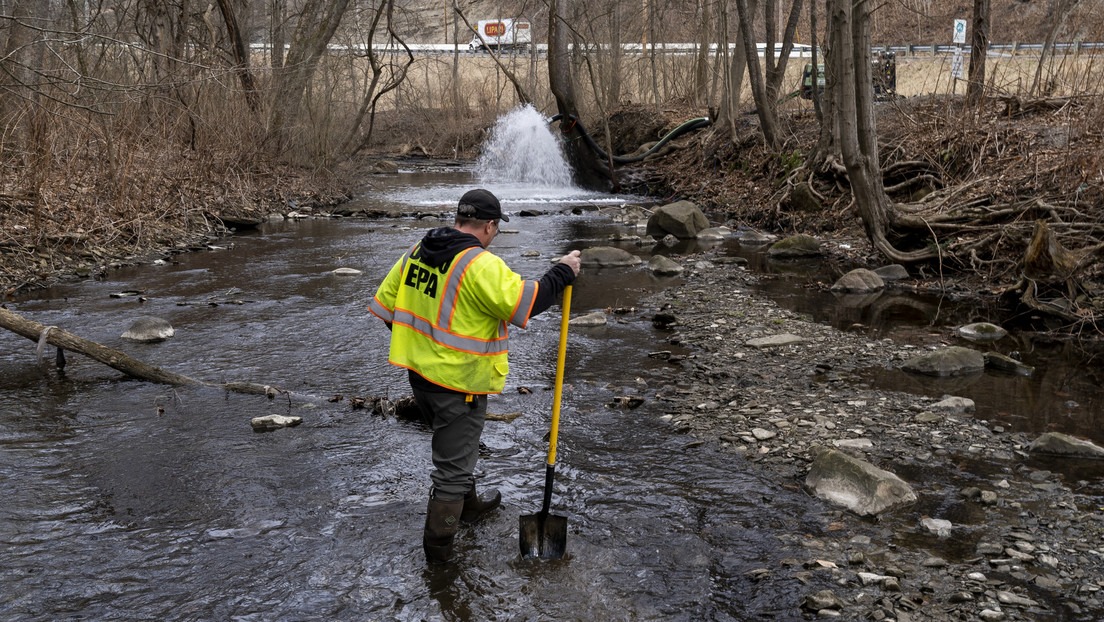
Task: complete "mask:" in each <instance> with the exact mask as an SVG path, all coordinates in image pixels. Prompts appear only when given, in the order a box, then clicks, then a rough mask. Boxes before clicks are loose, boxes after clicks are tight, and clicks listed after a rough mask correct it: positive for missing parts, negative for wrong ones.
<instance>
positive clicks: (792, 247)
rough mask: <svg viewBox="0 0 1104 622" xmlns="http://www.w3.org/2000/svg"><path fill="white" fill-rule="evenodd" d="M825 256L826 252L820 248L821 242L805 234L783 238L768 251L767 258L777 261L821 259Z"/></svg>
mask: <svg viewBox="0 0 1104 622" xmlns="http://www.w3.org/2000/svg"><path fill="white" fill-rule="evenodd" d="M823 254H824V251H823V250H822V249H821V248H820V240H818V239H816V238H814V237H813V236H811V235H805V234H803V233H799V234H797V235H791V236H790V237H788V238H782V239H781V240H779V241H777V242H775V243H774V244H772V245H771V247H770V248H769V249H767V256H768V257H773V258H775V259H796V258H798V257H819V256H821V255H823Z"/></svg>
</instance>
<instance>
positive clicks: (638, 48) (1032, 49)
mask: <svg viewBox="0 0 1104 622" xmlns="http://www.w3.org/2000/svg"><path fill="white" fill-rule="evenodd" d="M270 47H271V46H270V45H268V44H266V43H253V44H251V45H250V48H251V49H252V50H253V51H254V52H265V51H268V50H269V48H270ZM407 47H409V48H410V51H411V52H412V53H414V54H416V55H427V56H438V55H446V54H453V53H457V52H458V53H460V54H485V53H486V52H482V51H480V50H471V49H469V48H468V45H467V44H466V43H463V44H456V45H454V44H451V43H411V44H407ZM529 47H530V46H524V47H517V48H512V49H508V50H503V51H502V53H503V54H510V55H519V54H529V53H530V50H529ZM586 47H587V48H588V49H591V50H595V51H604V50H608V49H609V45H608V44H592V45H589V46H586ZM757 47H758V49H759V55H760V56H762V55H763V54H764V48H765V46H764V44H762V43H760V44H758V46H757ZM532 48H534V50H535V51H536V53H537V55H538V56H545V55H547V54H548V45H547V44H544V43H536V44H533V45H532ZM717 48H718V45H717V44H715V43H714V44H710V46H709V50H710V52H716V51H717ZM372 49H373V50H374V51H375V52H376V53H377V54H402V53H405V50H404V49H403V47H402V46H399V45H373V46H372ZM621 49H622V51H623V52H624V53H626V54H644V53H652V52H654V53H656V54H669V55H687V54H696V53H697V52H698V44H697V43H654V44H640V43H626V44H624V45H622V46H621ZM729 49H730V50H735V49H736V45H735V44H729ZM781 49H782V46H781V45H777V46H775V50H776V52H775V53H776V54H778V53H780V52H781ZM1042 49H1043V44H1042V43H996V44H990V45H989V53H990V54H1024V53H1039V52H1041V51H1042ZM1054 49H1055V50H1058V51H1062V52H1073V53H1077V52H1081V51H1097V50H1104V43H1090V42H1074V43H1055V44H1054ZM329 50H330V52H333V53H341V52H346V53H354V54H355V53H359V54H364V53H366V52H367V46H363V45H341V44H330V46H329ZM956 50H962V52H963V53H965V54H969V53H970V46H969V45H948V44H915V43H908V44H902V45H875V46H871V51H873V52H874V53H878V52H892V53H894V54H896V55H898V56H919V55H922V54H931V55H941V54H954V53H955V51H956ZM811 55H812V46H809V45H805V44H797V43H795V44H794V46H793V49H792V50H791V51H790V58H808V57H810V56H811ZM817 55H818V56H823V50H817Z"/></svg>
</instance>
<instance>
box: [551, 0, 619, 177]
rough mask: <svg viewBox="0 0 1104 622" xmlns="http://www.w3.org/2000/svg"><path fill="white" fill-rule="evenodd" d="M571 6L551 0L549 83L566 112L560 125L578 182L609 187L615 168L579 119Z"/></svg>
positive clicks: (557, 105) (557, 0) (558, 105)
mask: <svg viewBox="0 0 1104 622" xmlns="http://www.w3.org/2000/svg"><path fill="white" fill-rule="evenodd" d="M568 8H569V0H551V2H550V3H549V6H548V85H549V88H550V89H551V91H552V95H553V96H554V97H555V98H556V108H557V110H558V111H559V113H560V115H562V118H561V120H560V129H561V131H562V133H563V137H564V140H565V144H564V150H565V155H566V156H567V160H568V162H569V163H570V164H571V166H572V169H573V170H574V173H575V183H577V184H579V185H580V186H583V187H585V188H592V189H599V190H609V188H610V179H611V171H610V170H609V168H608V167H607V166H606V165H605V164H604V163H603V162H601V161H600V160H599V159H598V156H597V154H595V153H594V151H593V150H591V148H590V147H589V146H588V145H587V143H586V141H585V140H583V136H582V131H581V129H580V128H579V125H578V123H577V121H578V118H579V107H578V104H577V103H576V99H575V75H574V71H573V69H572V64H571V52H570V50H569V49H568V44H569V43H570V39H571V30H570V27H569V26H568V24H567V21H566V19H565V16H566V15H567V10H568Z"/></svg>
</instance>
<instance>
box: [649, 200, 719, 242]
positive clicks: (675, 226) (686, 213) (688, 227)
mask: <svg viewBox="0 0 1104 622" xmlns="http://www.w3.org/2000/svg"><path fill="white" fill-rule="evenodd" d="M707 228H709V220H708V219H707V218H706V217H705V214H703V213H702V211H701V209H699V208H698V206H697V205H695V204H694V203H693V202H691V201H677V202H675V203H668V204H667V205H664V206H661V207H658V208H656V210H655V211H654V212H652V216H651V218H649V219H648V228H647V230H646V233H647V234H648V235H650V236H652V237H653V238H655V239H657V240H659V239H662V238H663V237H664V236H666V235H668V234H670V235H673V236H675V237H676V238H679V239H681V240H691V239H694V238H696V237H697V236H698V232H699V231H701V230H703V229H707Z"/></svg>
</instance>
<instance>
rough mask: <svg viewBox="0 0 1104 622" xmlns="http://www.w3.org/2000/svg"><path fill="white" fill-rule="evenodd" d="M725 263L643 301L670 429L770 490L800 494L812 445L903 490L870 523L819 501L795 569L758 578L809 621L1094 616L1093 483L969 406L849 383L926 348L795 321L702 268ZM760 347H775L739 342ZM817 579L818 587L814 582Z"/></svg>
mask: <svg viewBox="0 0 1104 622" xmlns="http://www.w3.org/2000/svg"><path fill="white" fill-rule="evenodd" d="M724 261H729V260H728V259H727V258H724V257H720V256H710V255H704V256H702V257H699V258H698V259H697V263H696V264H693V265H689V266H688V270H687V272H686V273H685V274H684V277H685V283H684V285H682V286H680V287H676V288H672V289H669V290H665V291H663V292H661V293H659V294H656V295H655V296H654V297H653V298H652V299H650V300H649V301H648V304H649V305H651V306H652V307H653V308H654V309H655V310H657V312H656V318H657V320H659V323H660V324H663V325H664V327H665V331H667V332H662V333H661V334H662V335H665V336H666V339H667V341H668V342H669V343H670V344H671V346H672V351H671V352H668V351H665V350H657V351H656V352H653V353H652V354H651V355H652V356H655V357H660V358H669V360H670V361H671V363H672V364H671V367H670V370H671V373H670V376H671V380H670V383H669V384H668V385H666V386H664V387H662V388H657V389H656V393H655V399H657V400H661V401H662V402H664V403H665V410H666V412H667V414H666V415H664V417H665V419H668V420H669V421H670V424H671V426H672V428H673V429H674V430H676V431H678V432H680V433H687V434H690V435H692V436H694V437H697V438H699V439H701V440H700V441H695V442H713V443H719V444H721V445H722V446H723V447H725V448H727V449H728V450H730V451H732V453H733V454H734V456H738V457H740V458H741V459H742V461H741V462H737V463H736V466H734V468H740V469H755V470H760V471H761V472H763V473H765V474H767V476H768V477H770V478H771V479H773V480H774V481H776V482H777V483H778V485H779V486H782V487H786V488H791V489H794V488H798V487H801V488H805V478H806V476H807V474H808V472H809V470H810V467H811V465H812V463H813V461H814V459H815V457H816V456H817V454H818V452H819V451H821V449H820V448H825V447H826V448H833V449H837V450H839V451H843V452H846V453H847V454H849V455H852V456H854V457H857V458H859V459H861V460H863V461H866V462H868V463H870V464H872V465H875V466H877V467H880V468H881V469H884V470H886V471H889V472H891V473H894V474H896V475H898V476H899V477H901V478H902V479H904V480H905V481H907V482H908V484H909V485H910V486H911V487H912V488H913V489H914V491H915V493H916V496H917V500H916V501H915V503H912V504H908V505H906V506H901V507H898V508H897V509H893V510H890V511H886V512H882V513H880V514H878V515H876V516H873V517H863V516H859V515H858V514H856V513H853V512H850V511H847V510H845V509H842V508H840V507H835V506H833V504H831V503H829V502H827V501H825V506H824V507H825V513H824V531H823V532H822V533H821V534H806V533H794V534H792V535H791V536H790V537H791V538H792V539H793V540H794V541H795V542H797V543H799V544H800V545H801V546H802V547H803V548H805V549H807V550H808V555H807V556H806V558H805V559H794V560H791V561H792V563H788V564H787V565H785V566H784V567H778V568H762V569H758V570H756V571H755V574H756V576H760V577H761V576H768V575H772V576H775V577H777V575H778V573H784V574H788V575H791V576H792V577H793V578H794V580H795V589H798V590H802V589H804V590H805V591H807V594H806V596H805V598H804V601H803V602H804V605H803V607H804V614H805V615H807V616H809V617H824V616H827V617H836V616H838V617H843V618H848V619H869V620H900V621H904V620H1098V619H1101V617H1104V592H1102V591H1101V590H1102V589H1104V496H1102V495H1101V484H1100V482H1099V481H1092V482H1087V481H1066V478H1065V477H1064V476H1063V475H1061V474H1060V473H1058V472H1055V471H1051V470H1048V469H1045V468H1043V467H1040V466H1038V464H1039V461H1038V458H1039V455H1038V454H1037V453H1035V452H1034V451H1033V449H1032V444H1033V443H1034V442H1035V441H1036V440H1037V439H1036V438H1034V437H1033V436H1029V435H1026V434H1021V433H1017V432H1014V431H1010V430H1008V429H1006V427H1005V426H1003V425H1000V424H994V423H991V422H988V421H983V420H979V419H975V418H974V417H972V416H971V414H970V411H971V410H972V408H971V403H970V402H969V400H962V399H957V400H956V399H950V400H940V399H933V398H928V397H919V396H915V395H910V394H906V393H897V392H886V391H879V390H873V389H871V388H869V387H867V386H864V385H863V384H862V383H861V382H860V381H858V380H857V379H856V378H855V375H854V372H856V371H858V370H861V369H864V368H870V367H878V366H880V367H886V368H888V367H900V366H901V365H902V364H903V363H904V362H905V361H907V360H910V359H912V358H913V357H915V356H917V355H918V354H919V353H921V352H923V351H924V350H925V347H924V346H922V345H921V346H916V345H902V344H898V343H895V342H894V341H892V340H890V339H873V338H870V337H867V336H864V335H861V334H857V333H849V332H843V331H840V330H837V329H835V328H833V327H830V326H826V325H822V324H817V323H814V322H811V321H808V319H807V318H803V317H802V316H801V315H800V314H797V313H793V312H790V311H788V310H786V309H783V308H781V307H779V306H778V305H776V304H775V303H773V302H772V301H770V300H766V299H763V298H761V297H756V296H754V295H752V292H751V290H750V288H749V285H750V284H752V283H753V282H754V281H755V280H756V279H760V278H769V277H764V276H759V275H755V274H752V273H751V272H749V271H747V270H745V269H743V268H742V267H740V266H738V265H728V266H724V269H716V263H720V262H724ZM793 337H796V338H798V339H799V340H795V339H793ZM764 338H773V339H775V340H777V341H781V342H782V343H783V345H759V346H755V345H749V342H750V343H752V344H754V343H758V342H756V341H754V340H761V339H764ZM788 341H791V342H792V343H788V344H787V343H786V342H788ZM769 342H770V339H768V343H769ZM941 345H943V344H941V343H933V344H931V346H932V348H931V349H934V348H936V347H938V346H941ZM692 446H693V444H691V447H692ZM687 450H688V451H692V449H691V448H688V449H687ZM1057 460H1084V459H1083V458H1057ZM1057 470H1058V469H1056V471H1057ZM766 502H769V500H768V501H766ZM816 575H819V576H816ZM825 575H827V576H828V577H830V581H831V582H832V583H833V584H834V587H833V588H832V589H831V590H823V589H819V588H814V587H812V585H813V584H814V583H815V584H817V585H821V586H823V585H824V576H825ZM814 576H816V578H817V579H820V581H811V580H810V579H811V578H813V577H814ZM752 578H753V579H754V578H755V577H752Z"/></svg>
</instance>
